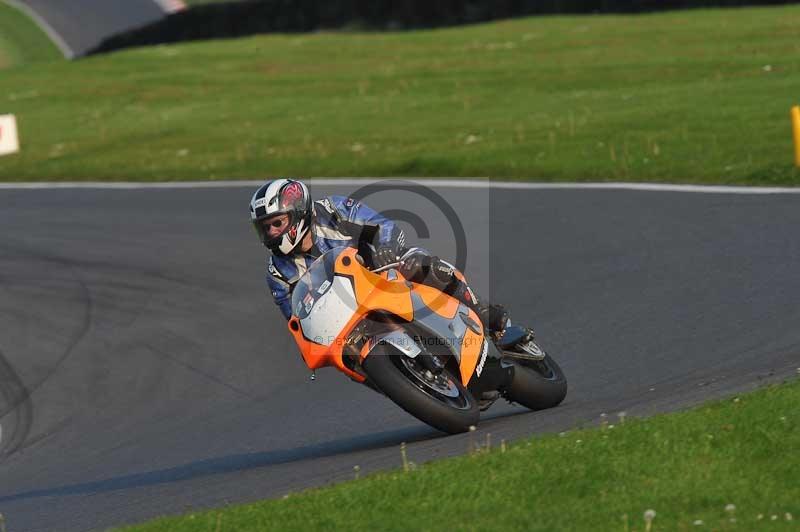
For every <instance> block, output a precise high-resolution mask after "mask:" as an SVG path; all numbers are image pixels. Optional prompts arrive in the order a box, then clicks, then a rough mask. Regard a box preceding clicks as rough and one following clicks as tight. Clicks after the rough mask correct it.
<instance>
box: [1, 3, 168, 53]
mask: <svg viewBox="0 0 800 532" xmlns="http://www.w3.org/2000/svg"><path fill="white" fill-rule="evenodd" d="M15 3H17V4H22V5H23V6H25V7H27V9H28V10H29V11H31V12H33V13H34V15H35V18H36V19H37V20H36V22H37V23H38V24H39V25H40V26H42V28H43V29H44V30H45V31H46V32H48V33H49V34H51V35H53V34H54V36H55V38H54V40H56V42H57V44H58V45H59V47H60V48H61V49H62V51H63V52H64V53H65V55H67V57H70V58H72V57H77V56H81V55H84V54H85V53H86V52H88V51H89V50H91V49H93V48H95V47H96V46H97V45H99V44H100V43H101V42H102V41H103V40H105V39H106V38H108V37H111V36H113V35H116V34H118V33H121V32H123V31H127V30H131V29H135V28H138V27H141V26H145V25H147V24H150V23H152V22H155V21H157V20H159V19H161V18H163V17H164V16H166V12H165V11H164V9H163V8H162V7H161V6H160V5H159V4H158V3H157V2H156V0H15Z"/></svg>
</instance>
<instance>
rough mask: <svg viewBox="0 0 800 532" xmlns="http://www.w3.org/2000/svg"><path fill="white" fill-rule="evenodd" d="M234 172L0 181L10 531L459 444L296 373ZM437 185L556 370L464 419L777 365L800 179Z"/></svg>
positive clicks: (642, 403)
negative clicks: (561, 373)
mask: <svg viewBox="0 0 800 532" xmlns="http://www.w3.org/2000/svg"><path fill="white" fill-rule="evenodd" d="M355 188H356V187H355V186H354V185H352V184H350V185H337V186H329V185H324V186H323V185H320V184H312V191H313V192H314V193H315V195H316V196H320V195H322V194H330V193H348V192H351V191H353V190H354V189H355ZM252 189H253V187H252V186H251V185H242V186H236V185H233V186H227V187H219V188H160V189H75V188H66V189H48V190H15V189H8V188H5V189H2V188H0V227H2V228H3V230H2V232H0V392H1V393H0V425H1V426H2V435H1V436H0V438H1V439H0V479H2V481H1V482H0V512H2V513H3V514H4V515H5V516H6V519H7V522H8V528H9V530H14V531H18V530H25V531H30V530H48V531H50V530H86V529H95V528H104V527H109V526H114V525H121V524H125V523H133V522H137V521H141V520H144V519H147V518H150V517H153V516H157V515H163V514H174V513H182V512H185V511H187V510H189V509H198V508H207V507H213V506H221V505H224V504H226V503H229V502H243V501H250V500H255V499H261V498H266V497H277V496H281V495H283V494H285V493H287V492H289V491H292V490H298V489H301V488H305V487H309V486H316V485H321V484H326V483H329V482H332V481H336V480H340V479H346V478H350V477H351V476H352V470H353V469H352V468H353V466H355V465H359V466H360V467H361V470H362V472H370V471H374V470H377V469H381V468H387V467H396V466H398V465H399V462H400V454H399V451H398V446H399V444H400V443H401V442H409V446H408V454H409V458H410V459H411V460H414V461H417V462H420V461H424V460H428V459H432V458H436V457H441V456H448V455H453V454H457V453H462V452H465V451H466V449H467V447H468V445H469V438H470V436H469V435H460V436H451V437H443V436H442V435H441V434H439V433H437V432H436V431H434V430H433V429H430V428H428V427H427V426H425V425H423V424H421V423H419V422H417V421H416V420H415V419H413V418H411V417H410V416H408V415H407V414H405V413H404V412H402V411H401V410H400V409H399V408H397V407H395V406H394V405H393V404H391V403H390V402H389V401H387V400H386V399H384V398H382V397H379V396H378V395H376V394H374V393H373V392H371V391H369V390H367V389H366V388H362V387H359V386H357V385H355V384H353V383H351V382H349V381H348V380H347V379H345V378H343V377H342V376H341V375H339V374H337V373H336V372H335V371H333V370H326V371H321V372H319V373H318V378H317V380H316V381H315V382H310V381H309V379H308V372H307V370H305V368H304V366H303V364H302V362H301V361H300V359H299V357H298V356H297V353H296V349H295V347H294V346H293V345H292V344H291V341H290V338H289V335H288V332H287V331H286V330H285V328H284V327H285V325H284V323H283V321H282V318H281V317H280V315H279V313H278V311H277V309H276V308H274V307H273V304H272V302H271V301H270V295H269V293H268V292H267V290H266V288H265V285H264V282H263V275H264V260H265V256H266V254H265V252H264V251H263V249H262V248H260V246H259V244H258V243H257V241H256V238H255V236H254V234H253V233H252V230H251V229H250V228H249V227H248V224H249V222H248V218H247V212H246V209H245V205H246V202H247V200H248V199H249V195H250V193H251V191H252ZM436 190H437V192H438V193H440V194H441V195H442V196H443V197H444V198H445V199H446V200H447V201H448V202H449V204H450V205H452V206H454V208H455V210H456V212H457V213H458V215H459V218H460V221H461V222H462V223H463V224H464V228H465V230H466V233H467V235H468V236H469V246H468V250H467V251H468V253H467V271H468V274H469V275H470V276H471V277H472V278H473V279H474V280H475V281H476V284H477V285H478V288H479V290H480V291H481V292H483V293H484V294H486V295H490V297H491V299H494V300H496V301H501V302H505V303H506V304H507V305H508V306H509V307H510V309H511V311H512V314H513V316H514V317H516V318H518V319H519V320H521V321H523V320H532V321H533V324H535V326H536V328H537V329H538V331H539V335H540V338H541V339H542V340H543V342H544V343H545V345H546V347H548V348H549V349H550V350H551V352H553V353H554V354H556V356H557V359H558V360H559V361H560V362H561V364H562V366H563V367H564V369H565V371H566V373H567V375H568V377H569V379H570V384H571V388H570V393H569V395H568V396H567V399H566V401H565V402H564V404H563V405H562V406H560V407H559V408H556V409H553V410H550V411H546V412H539V413H528V412H525V411H524V410H522V409H520V408H517V407H511V406H508V405H505V404H503V405H500V404H497V405H496V406H495V407H494V408H493V409H492V410H490V411H489V412H488V413H489V416H488V418H487V419H484V420H483V422H482V424H481V427H480V430H479V435H478V436H477V437H483V434H484V433H486V432H491V434H492V439H493V441H499V440H500V439H501V438H505V439H510V438H516V437H521V436H524V435H528V434H531V433H538V432H546V431H559V430H566V429H569V428H572V427H575V426H576V425H578V424H580V423H592V422H596V421H597V420H598V418H599V416H600V414H601V413H602V412H608V413H610V414H613V413H616V412H618V411H621V410H626V411H628V412H629V413H630V414H632V415H646V414H649V413H653V412H656V411H664V410H672V409H676V408H680V407H684V406H686V405H690V404H693V403H696V402H698V401H701V400H704V399H706V398H709V397H716V396H721V395H725V394H730V393H735V392H738V391H741V390H746V389H752V388H754V387H755V386H757V385H758V384H759V383H762V382H764V381H770V380H777V379H780V378H783V377H786V376H788V375H791V374H793V373H795V370H796V367H797V366H798V365H800V363H798V361H799V360H800V327H798V324H799V323H800V305H798V299H799V298H798V296H799V295H800V276H798V273H797V272H798V271H800V239H798V238H797V231H798V227H800V195H796V194H771V195H749V194H718V193H707V194H692V193H688V192H664V191H661V192H655V191H646V190H582V189H577V190H572V189H563V190H562V189H542V190H537V189H510V190H507V189H493V190H492V191H488V190H484V189H480V188H463V187H448V188H437V189H436ZM367 202H368V203H369V204H371V205H373V206H374V207H376V208H378V209H379V210H383V209H389V208H395V209H396V208H397V206H398V205H403V206H408V208H409V210H412V211H413V212H414V213H415V214H418V215H419V216H420V218H421V219H423V220H425V221H426V222H427V225H428V227H427V229H428V230H429V232H430V235H429V238H427V239H425V241H423V242H421V243H422V244H423V245H425V246H427V247H429V248H431V249H434V250H436V251H437V252H439V253H440V254H441V255H443V256H451V255H453V254H455V251H456V250H455V249H454V244H453V236H452V234H453V233H452V231H451V228H450V225H449V223H448V221H447V220H446V219H445V217H444V216H443V215H442V214H441V213H440V212H438V211H437V209H436V207H434V206H433V205H432V204H431V203H430V202H429V201H427V200H426V199H425V198H420V197H414V196H412V195H411V193H409V192H396V193H394V194H390V193H381V194H376V195H375V196H373V197H371V198H368V199H367ZM412 234H413V230H412Z"/></svg>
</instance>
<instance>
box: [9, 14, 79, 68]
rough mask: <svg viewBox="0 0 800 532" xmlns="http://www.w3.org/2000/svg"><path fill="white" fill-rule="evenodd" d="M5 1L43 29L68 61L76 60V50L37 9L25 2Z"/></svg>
mask: <svg viewBox="0 0 800 532" xmlns="http://www.w3.org/2000/svg"><path fill="white" fill-rule="evenodd" d="M5 1H6V3H7V4H8V5H10V6H11V7H14V8H16V9H17V10H19V11H22V12H23V13H24V14H26V15H28V17H29V18H31V19H32V20H33V21H34V22H35V23H36V24H37V25H38V26H39V28H41V30H42V31H43V32H45V33H46V34H47V36H48V37H50V40H51V41H53V44H55V45H56V46H57V47H58V49H59V50H61V53H62V54H64V57H66V58H67V59H74V58H75V50H73V49H72V48H71V47H70V46H69V45H68V44H67V42H66V41H65V40H64V39H62V38H61V35H60V34H59V33H58V32H57V31H56V30H55V29H53V27H52V26H51V25H50V24H49V23H48V22H47V21H46V20H45V19H44V17H42V16H41V15H39V13H37V12H36V10H35V9H33V8H32V7H31V6H29V5H27V4H25V3H24V2H20V1H19V0H5Z"/></svg>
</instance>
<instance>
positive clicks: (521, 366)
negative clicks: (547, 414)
mask: <svg viewBox="0 0 800 532" xmlns="http://www.w3.org/2000/svg"><path fill="white" fill-rule="evenodd" d="M511 360H513V363H514V378H513V379H512V381H511V385H510V386H509V387H508V388H507V389H506V393H505V396H506V399H508V400H509V401H512V402H515V403H519V404H521V405H522V406H524V407H527V408H530V409H531V410H544V409H545V408H553V407H554V406H557V405H558V404H560V403H561V401H563V400H564V397H566V395H567V377H566V376H565V375H564V372H563V371H562V370H561V368H560V367H559V365H558V364H557V363H556V361H555V360H553V358H552V357H551V356H550V355H545V357H544V360H541V361H539V360H536V361H534V360H520V359H517V358H512V359H511Z"/></svg>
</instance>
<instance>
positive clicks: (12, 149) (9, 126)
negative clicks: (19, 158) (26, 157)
mask: <svg viewBox="0 0 800 532" xmlns="http://www.w3.org/2000/svg"><path fill="white" fill-rule="evenodd" d="M18 151H19V138H18V137H17V119H16V117H14V115H0V157H2V156H3V155H10V154H12V153H17V152H18Z"/></svg>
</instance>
